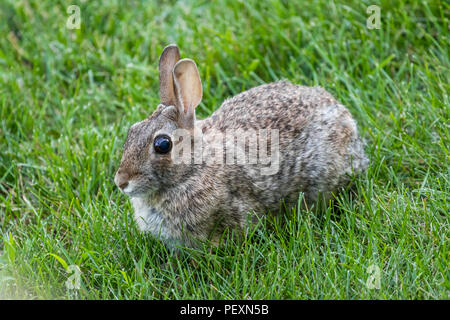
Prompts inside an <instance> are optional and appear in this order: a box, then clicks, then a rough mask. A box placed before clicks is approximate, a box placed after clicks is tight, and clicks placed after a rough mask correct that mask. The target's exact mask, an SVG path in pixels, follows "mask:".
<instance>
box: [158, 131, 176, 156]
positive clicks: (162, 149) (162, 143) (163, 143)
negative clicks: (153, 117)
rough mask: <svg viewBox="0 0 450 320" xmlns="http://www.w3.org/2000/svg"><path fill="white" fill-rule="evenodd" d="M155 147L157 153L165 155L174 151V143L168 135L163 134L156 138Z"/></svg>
mask: <svg viewBox="0 0 450 320" xmlns="http://www.w3.org/2000/svg"><path fill="white" fill-rule="evenodd" d="M153 146H154V147H155V151H156V152H157V153H161V154H165V153H168V152H169V151H170V150H171V149H172V141H171V140H170V137H169V136H168V135H165V134H162V135H159V136H157V137H156V138H155V140H154V141H153Z"/></svg>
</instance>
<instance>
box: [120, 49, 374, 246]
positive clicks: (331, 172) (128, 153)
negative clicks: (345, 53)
mask: <svg viewBox="0 0 450 320" xmlns="http://www.w3.org/2000/svg"><path fill="white" fill-rule="evenodd" d="M159 67H160V91H161V92H160V95H161V104H160V105H159V106H158V107H157V109H156V111H155V112H153V114H152V115H150V116H149V117H148V118H147V119H145V120H143V121H141V122H138V123H136V124H134V125H133V126H132V127H131V128H130V129H129V131H128V135H127V138H126V142H125V144H124V150H123V156H122V162H121V164H120V168H119V170H118V172H117V173H116V177H115V182H116V184H117V185H118V186H120V187H121V189H123V191H124V192H125V193H126V194H128V195H129V196H130V197H131V202H132V204H133V207H134V210H135V217H136V221H137V223H138V225H139V228H140V229H141V230H142V231H149V232H151V233H152V234H153V235H155V236H157V237H160V238H161V239H162V240H163V241H165V242H166V243H168V244H172V245H177V244H182V245H186V246H195V242H196V240H203V239H207V238H209V239H211V240H213V241H217V240H218V239H219V237H220V236H221V235H222V234H223V232H224V230H227V229H228V230H229V229H233V230H238V231H239V230H243V229H245V227H246V225H247V223H248V221H249V219H248V218H249V217H250V218H251V219H252V220H257V218H259V217H263V216H264V215H265V214H267V213H268V212H272V213H276V212H278V211H279V208H280V202H281V201H282V200H284V201H285V203H288V204H293V203H296V201H297V199H298V196H299V192H303V193H304V197H305V200H306V202H307V203H310V204H312V203H314V202H315V201H317V200H318V195H319V194H321V195H323V196H324V198H325V199H329V198H330V197H331V196H332V194H334V193H336V192H337V191H339V189H340V188H341V187H345V186H346V184H347V183H348V182H349V181H350V179H351V176H352V175H354V174H355V173H358V172H361V171H363V170H364V169H366V168H367V165H368V159H367V157H366V155H365V154H364V150H363V143H362V141H361V138H360V137H359V134H358V130H357V127H356V123H355V120H354V119H353V118H352V116H351V114H350V112H349V111H348V110H347V109H346V108H345V107H344V106H343V105H341V104H339V103H338V102H337V101H336V100H335V99H334V98H333V96H332V95H331V94H329V93H328V92H327V91H325V90H324V89H322V88H320V87H314V88H311V87H305V86H298V85H294V84H291V83H289V82H287V81H280V82H275V83H270V84H265V85H261V86H259V87H256V88H253V89H250V90H247V91H245V92H242V93H240V94H238V95H237V96H235V97H233V98H231V99H227V100H226V101H225V102H224V103H223V104H222V106H221V107H220V108H219V109H217V110H216V111H215V112H214V113H213V114H212V115H211V116H210V117H209V118H206V119H204V120H195V107H196V106H197V105H198V104H199V103H200V100H201V96H202V88H201V81H200V78H199V75H198V71H197V68H196V65H195V63H194V62H193V61H192V60H189V59H182V60H179V51H178V47H176V46H175V45H171V46H168V47H166V48H165V49H164V51H163V53H162V55H161V58H160V65H159ZM180 128H182V129H185V130H187V132H189V133H190V134H191V137H194V135H196V137H198V136H199V137H201V139H203V141H206V144H211V143H215V142H217V141H219V140H220V139H224V138H223V136H220V134H221V133H224V134H225V133H226V132H230V131H231V132H239V130H243V131H245V130H248V129H253V130H254V132H256V131H257V130H259V129H277V130H278V134H279V158H278V162H277V163H278V164H279V166H277V168H276V169H275V171H274V172H275V173H274V174H262V173H261V172H262V171H261V168H262V166H263V165H261V164H260V163H257V164H249V163H246V164H236V163H234V164H226V163H223V164H221V163H205V162H204V161H203V162H202V163H194V161H192V162H191V163H181V164H175V163H174V162H173V158H171V154H170V152H169V154H158V153H157V152H156V151H155V146H154V139H155V137H156V136H158V135H160V134H161V133H163V134H167V135H169V136H171V135H172V133H173V132H174V131H175V130H176V129H180ZM226 138H227V137H226V136H225V140H226ZM192 139H193V138H192ZM238 139H239V135H238ZM192 141H193V140H192ZM173 143H174V145H177V142H176V141H174V142H173ZM192 143H193V142H192ZM226 143H230V141H226ZM270 147H271V145H270V143H269V148H270ZM258 148H259V147H258ZM258 150H259V149H258ZM275 160H276V159H275Z"/></svg>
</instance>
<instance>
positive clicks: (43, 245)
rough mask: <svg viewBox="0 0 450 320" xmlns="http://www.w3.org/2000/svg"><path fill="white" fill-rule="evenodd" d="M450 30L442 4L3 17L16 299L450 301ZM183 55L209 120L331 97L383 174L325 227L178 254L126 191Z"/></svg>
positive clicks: (0, 248) (14, 6)
mask: <svg viewBox="0 0 450 320" xmlns="http://www.w3.org/2000/svg"><path fill="white" fill-rule="evenodd" d="M71 4H76V5H79V6H80V8H81V17H82V22H81V29H79V30H76V29H75V30H70V29H68V28H66V21H67V18H68V16H69V14H68V13H67V12H66V10H67V7H68V6H69V5H71ZM372 4H378V5H379V6H380V8H381V27H380V29H368V28H367V27H366V19H367V18H368V17H369V14H367V13H366V9H367V7H368V6H370V5H372ZM449 14H450V7H449V5H448V3H447V2H445V1H439V0H434V1H418V0H411V1H404V2H403V1H395V2H393V1H356V0H354V1H334V2H331V1H325V0H320V1H281V0H270V1H261V0H246V1H231V0H218V1H214V2H209V1H200V0H195V1H183V2H175V1H166V2H163V3H161V4H159V3H157V2H156V1H155V2H144V1H142V2H141V1H125V0H124V1H119V0H117V1H80V0H71V1H49V0H48V1H32V0H28V1H26V0H18V1H14V0H6V1H2V2H1V3H0V33H1V34H2V35H4V36H2V37H1V38H0V116H1V117H0V133H1V134H0V145H1V151H0V231H1V233H0V252H1V253H0V298H19V299H22V298H24V299H36V298H38V299H54V298H62V299H67V298H77V299H187V298H193V299H210V298H214V299H449V292H450V282H449V251H450V250H449V243H450V241H449V234H450V228H449V211H450V210H449V201H450V197H449V173H450V168H449V165H448V163H449V114H450V108H449V96H448V92H449V91H450V90H449V89H450V85H449V83H450V81H449V74H450V68H449V66H450V64H449V48H450V46H449V38H448V32H449V28H450V27H449V20H448V17H449ZM173 42H175V43H177V44H178V45H179V47H180V48H181V54H182V56H183V57H191V58H194V59H195V60H196V62H197V64H198V66H199V69H200V73H201V76H202V79H203V86H204V99H203V102H202V104H201V105H200V107H199V109H200V110H199V115H198V116H199V117H200V118H203V117H207V116H208V115H209V114H211V113H212V112H213V110H215V109H216V108H218V107H219V106H220V103H221V102H222V101H223V100H224V99H225V98H227V97H229V96H232V95H234V94H236V93H238V92H240V91H242V90H245V89H248V88H251V87H254V86H257V85H259V84H262V83H265V82H271V81H275V80H278V79H283V78H284V79H289V80H290V81H292V82H294V83H299V84H305V85H320V86H322V87H324V88H326V89H327V90H328V91H330V92H331V93H332V94H333V95H334V96H335V97H336V98H337V99H338V100H340V101H341V102H342V103H343V104H345V105H346V106H348V108H349V110H350V111H351V112H352V114H353V115H354V117H355V118H356V119H357V121H358V126H359V130H360V132H361V135H362V136H363V137H364V139H365V140H366V141H367V148H366V150H367V153H368V155H369V157H370V160H371V165H370V168H369V169H368V171H367V173H365V174H364V175H363V176H361V177H360V178H359V179H358V180H357V181H356V184H355V188H354V190H353V191H352V192H346V193H343V194H341V195H340V196H339V197H338V198H337V199H336V201H335V205H334V206H331V207H329V208H326V209H324V210H322V211H321V212H319V213H318V214H315V213H314V212H312V211H308V210H297V209H296V208H287V211H289V212H290V214H288V215H284V216H280V217H279V218H278V219H277V220H276V221H268V222H267V224H269V225H266V226H262V227H260V228H256V229H254V230H253V231H252V232H251V233H249V234H248V235H246V236H245V237H244V238H243V239H241V240H239V241H238V243H233V242H232V241H231V240H227V239H225V240H224V243H223V244H222V245H221V246H220V247H219V249H217V250H213V251H211V250H209V249H208V248H206V247H205V248H203V249H200V250H196V251H192V250H191V251H189V250H186V252H185V253H184V254H183V255H181V256H180V257H174V256H172V255H171V254H170V253H168V252H167V251H166V249H165V248H164V246H163V245H162V244H161V243H160V242H159V241H158V240H156V239H153V238H151V237H149V236H146V235H142V234H140V233H139V232H138V231H137V227H136V224H135V222H134V221H133V217H132V210H131V207H130V204H129V201H128V199H127V198H126V197H125V196H124V195H122V194H120V192H119V191H118V190H117V188H116V187H115V185H114V183H113V176H114V172H115V170H116V169H117V167H118V164H119V159H120V155H121V146H122V143H123V141H124V139H125V135H126V132H127V129H128V127H129V126H130V125H131V124H132V123H134V122H136V121H138V120H141V119H143V118H145V117H146V116H147V115H148V114H149V113H151V112H152V110H154V109H155V107H156V105H157V103H158V101H159V94H158V77H157V59H158V56H159V54H160V53H161V50H162V48H163V47H164V46H165V45H167V44H169V43H173ZM299 199H300V200H301V195H299ZM68 265H77V266H79V268H80V270H81V272H82V274H81V288H80V289H79V290H69V289H67V288H66V285H65V282H66V280H67V279H68V277H69V276H70V273H68V272H67V271H66V267H67V266H68ZM373 268H375V269H373ZM376 268H379V269H378V270H379V275H380V277H379V279H380V286H379V289H377V288H373V287H371V286H370V285H369V286H367V282H368V281H369V282H370V283H372V282H371V280H370V279H371V277H373V276H376V273H377V270H376ZM373 270H375V271H373ZM373 283H376V282H373Z"/></svg>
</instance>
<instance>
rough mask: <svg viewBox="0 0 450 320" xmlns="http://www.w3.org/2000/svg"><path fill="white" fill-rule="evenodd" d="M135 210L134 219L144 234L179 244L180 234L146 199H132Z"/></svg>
mask: <svg viewBox="0 0 450 320" xmlns="http://www.w3.org/2000/svg"><path fill="white" fill-rule="evenodd" d="M131 204H132V205H133V208H134V218H135V219H136V222H137V224H138V227H139V229H140V230H141V231H143V232H150V233H151V234H153V236H155V237H156V238H158V239H161V240H163V241H164V242H169V243H172V244H175V243H178V242H179V240H180V234H179V232H177V231H176V230H174V228H171V225H170V222H168V221H167V217H165V216H164V214H163V213H162V212H161V211H160V210H158V209H157V208H155V207H151V206H150V205H149V204H148V203H147V201H145V199H142V198H131Z"/></svg>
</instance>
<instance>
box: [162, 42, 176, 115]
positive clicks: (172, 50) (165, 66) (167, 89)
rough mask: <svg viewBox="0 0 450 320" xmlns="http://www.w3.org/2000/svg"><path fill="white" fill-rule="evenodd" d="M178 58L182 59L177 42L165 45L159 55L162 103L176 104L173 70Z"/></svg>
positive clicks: (167, 104)
mask: <svg viewBox="0 0 450 320" xmlns="http://www.w3.org/2000/svg"><path fill="white" fill-rule="evenodd" d="M178 60H180V50H179V49H178V46H177V45H176V44H171V45H168V46H167V47H165V48H164V50H163V52H162V53H161V57H159V95H160V99H161V103H162V104H163V105H166V106H174V105H175V104H176V98H175V90H174V87H173V73H172V71H173V68H174V67H175V64H176V63H177V62H178Z"/></svg>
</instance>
